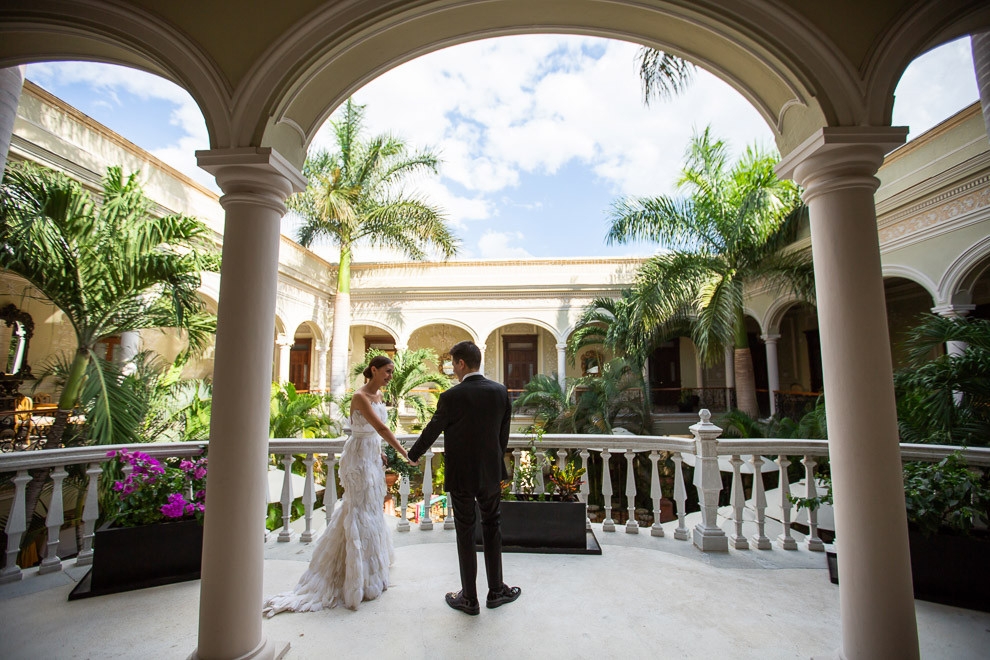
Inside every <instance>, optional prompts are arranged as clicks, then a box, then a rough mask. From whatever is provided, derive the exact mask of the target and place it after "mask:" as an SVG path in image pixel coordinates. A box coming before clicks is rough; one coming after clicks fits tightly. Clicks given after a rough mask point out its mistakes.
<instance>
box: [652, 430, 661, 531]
mask: <svg viewBox="0 0 990 660" xmlns="http://www.w3.org/2000/svg"><path fill="white" fill-rule="evenodd" d="M659 460H660V455H659V454H658V453H657V450H656V449H654V450H653V451H651V452H650V495H652V498H651V499H652V500H653V526H652V527H650V536H663V526H661V525H660V498H661V497H663V491H662V490H661V489H660V468H659V467H658V466H657V462H658V461H659Z"/></svg>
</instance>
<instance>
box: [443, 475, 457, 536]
mask: <svg viewBox="0 0 990 660" xmlns="http://www.w3.org/2000/svg"><path fill="white" fill-rule="evenodd" d="M445 483H446V482H445ZM443 528H444V529H456V527H455V526H454V500H453V499H451V497H450V491H449V490H448V491H447V515H445V516H444V517H443Z"/></svg>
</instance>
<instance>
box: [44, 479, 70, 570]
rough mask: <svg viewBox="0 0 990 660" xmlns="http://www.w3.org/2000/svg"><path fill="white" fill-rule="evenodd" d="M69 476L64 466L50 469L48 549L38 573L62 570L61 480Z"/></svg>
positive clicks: (47, 519) (46, 521)
mask: <svg viewBox="0 0 990 660" xmlns="http://www.w3.org/2000/svg"><path fill="white" fill-rule="evenodd" d="M67 476H69V473H68V472H66V471H65V467H64V466H62V465H59V466H58V467H56V468H55V469H54V470H52V500H51V503H50V504H49V505H48V518H46V519H45V525H46V526H47V527H48V551H47V553H46V556H45V558H44V559H42V560H41V566H39V567H38V575H45V574H46V573H57V572H58V571H61V570H62V560H61V559H60V558H59V556H58V537H59V532H60V531H61V530H62V523H64V522H65V511H64V509H63V502H62V482H63V481H64V480H65V478H66V477H67Z"/></svg>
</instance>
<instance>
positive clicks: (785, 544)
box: [777, 535, 798, 550]
mask: <svg viewBox="0 0 990 660" xmlns="http://www.w3.org/2000/svg"><path fill="white" fill-rule="evenodd" d="M777 545H779V546H780V547H781V548H783V549H784V550H797V549H798V546H797V541H795V540H794V537H793V536H784V535H780V536H778V537H777Z"/></svg>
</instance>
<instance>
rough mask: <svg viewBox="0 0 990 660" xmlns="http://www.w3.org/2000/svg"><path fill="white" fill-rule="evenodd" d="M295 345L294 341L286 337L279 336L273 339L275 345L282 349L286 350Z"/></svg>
mask: <svg viewBox="0 0 990 660" xmlns="http://www.w3.org/2000/svg"><path fill="white" fill-rule="evenodd" d="M295 343H296V342H295V340H294V339H293V338H292V337H289V336H287V335H279V336H278V337H276V339H275V344H276V345H278V346H281V347H282V348H288V347H290V346H292V345H293V344H295Z"/></svg>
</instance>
